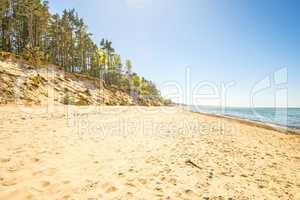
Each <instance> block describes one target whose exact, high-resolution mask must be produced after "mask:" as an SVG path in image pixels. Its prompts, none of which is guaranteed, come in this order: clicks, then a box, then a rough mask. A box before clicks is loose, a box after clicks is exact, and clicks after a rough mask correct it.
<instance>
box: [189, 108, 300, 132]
mask: <svg viewBox="0 0 300 200" xmlns="http://www.w3.org/2000/svg"><path fill="white" fill-rule="evenodd" d="M183 107H184V108H185V109H187V110H190V111H193V112H201V113H208V114H214V115H219V116H227V117H234V118H240V119H246V120H251V121H256V122H261V123H266V124H269V125H275V126H280V127H283V128H290V129H296V130H300V108H271V107H268V108H262V107H259V108H246V107H225V108H223V107H216V106H186V105H185V106H183Z"/></svg>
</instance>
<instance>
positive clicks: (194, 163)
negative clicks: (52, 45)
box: [0, 106, 300, 200]
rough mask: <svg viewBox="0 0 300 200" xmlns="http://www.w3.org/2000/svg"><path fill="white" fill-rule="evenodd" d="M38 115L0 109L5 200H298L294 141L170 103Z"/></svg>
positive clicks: (299, 160)
mask: <svg viewBox="0 0 300 200" xmlns="http://www.w3.org/2000/svg"><path fill="white" fill-rule="evenodd" d="M69 108H70V107H69ZM36 109H38V108H36ZM32 112H33V110H31V111H30V112H28V113H26V112H24V111H22V110H20V108H18V107H16V106H5V107H0V199H1V200H2V199H3V200H4V199H5V200H9V199H12V200H18V199H38V200H43V199H51V200H52V199H272V200H273V199H300V136H297V135H287V134H283V133H279V132H276V131H273V130H267V129H263V128H259V127H254V126H251V125H250V124H243V123H240V122H238V121H233V120H228V119H222V118H216V117H213V116H205V115H200V114H195V113H190V112H187V111H183V110H181V109H179V108H171V107H170V108H167V107H157V108H154V107H153V108H152V107H150V108H147V107H98V108H91V109H86V108H84V107H82V108H76V107H71V109H67V108H66V107H62V106H61V107H55V108H53V110H52V112H49V113H41V114H31V113H32Z"/></svg>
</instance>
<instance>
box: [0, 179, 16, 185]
mask: <svg viewBox="0 0 300 200" xmlns="http://www.w3.org/2000/svg"><path fill="white" fill-rule="evenodd" d="M2 179H3V182H2V183H1V185H2V186H6V187H8V186H13V185H16V184H17V183H18V181H17V179H16V178H7V179H4V178H2Z"/></svg>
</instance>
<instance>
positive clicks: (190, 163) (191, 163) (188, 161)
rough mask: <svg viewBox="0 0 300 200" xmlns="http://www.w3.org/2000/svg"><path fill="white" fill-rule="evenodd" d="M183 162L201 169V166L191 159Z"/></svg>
mask: <svg viewBox="0 0 300 200" xmlns="http://www.w3.org/2000/svg"><path fill="white" fill-rule="evenodd" d="M185 164H187V165H191V166H193V167H196V168H198V169H202V168H201V167H199V166H198V165H197V164H195V163H194V162H193V161H191V160H186V161H185Z"/></svg>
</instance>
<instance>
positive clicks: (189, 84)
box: [49, 0, 300, 107]
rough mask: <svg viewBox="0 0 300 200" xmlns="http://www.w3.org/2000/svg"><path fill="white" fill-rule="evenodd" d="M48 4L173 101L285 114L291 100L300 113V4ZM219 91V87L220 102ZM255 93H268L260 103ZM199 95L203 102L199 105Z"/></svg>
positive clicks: (203, 0)
mask: <svg viewBox="0 0 300 200" xmlns="http://www.w3.org/2000/svg"><path fill="white" fill-rule="evenodd" d="M49 2H50V10H51V12H52V13H56V12H57V13H61V12H62V10H63V9H65V8H75V9H76V11H77V12H78V13H79V16H81V17H83V19H84V20H85V22H86V24H87V25H88V27H89V31H90V32H91V33H93V39H94V41H95V42H97V43H100V40H101V38H108V39H111V40H112V42H113V46H114V47H115V49H116V50H117V52H119V53H120V54H121V56H122V57H123V59H126V58H130V59H131V60H132V61H133V65H134V70H135V71H136V72H138V73H139V74H140V75H142V76H144V77H145V78H147V79H150V80H153V81H154V82H155V83H156V84H157V85H158V86H159V87H160V88H161V89H162V94H163V95H165V96H168V97H171V98H172V99H173V100H174V101H178V102H184V103H193V104H206V105H216V104H220V102H221V103H222V104H223V105H224V104H225V100H224V99H225V98H221V97H223V96H226V99H227V101H226V105H229V106H249V105H250V97H253V104H254V105H255V106H285V105H286V103H285V100H286V99H287V98H286V97H288V104H289V106H293V107H295V106H297V107H300V1H298V0H285V1H283V0H63V1H62V0H50V1H49ZM187 67H189V72H190V73H188V74H190V75H189V76H186V74H187V73H186V68H187ZM282 68H283V69H282ZM280 69H281V70H280ZM278 70H279V72H278ZM286 71H287V74H286V76H285V72H286ZM276 72H277V73H276ZM268 77H270V84H269V83H268ZM273 77H275V80H276V81H274V78H273ZM266 78H267V79H266ZM186 80H189V81H186ZM262 80H264V81H263V82H260V81H262ZM286 80H288V82H287V84H286V83H285V82H286ZM170 81H173V83H171V82H170ZM232 81H233V82H232ZM167 82H169V83H170V84H169V85H170V86H169V87H166V83H167ZM174 82H176V83H177V84H178V86H179V87H181V90H182V92H181V97H182V98H181V99H180V98H177V96H176V95H172V93H174V92H175V88H174V87H175V86H174V85H175V84H174ZM229 82H232V83H233V84H232V85H231V86H230V88H228V89H227V92H222V90H220V87H221V85H222V83H227V85H228V83H229ZM274 83H276V84H275V85H274ZM279 83H280V84H279ZM205 84H206V86H203V85H205ZM197 85H198V86H199V87H198V89H197V88H196V86H197ZM200 86H201V87H200ZM202 86H203V87H202ZM213 87H218V94H217V95H216V96H215V97H213V96H212V92H213V91H212V88H213ZM253 88H254V90H255V91H256V90H257V88H262V90H261V92H258V93H255V95H254V92H251V91H252V89H253ZM264 88H265V89H264ZM286 89H287V90H286ZM193 91H194V93H193ZM223 91H224V90H223ZM287 92H288V96H286V95H287ZM196 94H198V96H199V95H200V97H202V98H200V99H202V100H200V101H192V100H194V99H195V98H196V97H197V96H196ZM205 94H206V96H205ZM221 94H223V95H221ZM274 95H275V96H276V98H274V97H275V96H274ZM275 99H276V101H275Z"/></svg>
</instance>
